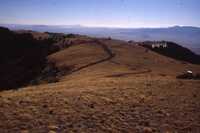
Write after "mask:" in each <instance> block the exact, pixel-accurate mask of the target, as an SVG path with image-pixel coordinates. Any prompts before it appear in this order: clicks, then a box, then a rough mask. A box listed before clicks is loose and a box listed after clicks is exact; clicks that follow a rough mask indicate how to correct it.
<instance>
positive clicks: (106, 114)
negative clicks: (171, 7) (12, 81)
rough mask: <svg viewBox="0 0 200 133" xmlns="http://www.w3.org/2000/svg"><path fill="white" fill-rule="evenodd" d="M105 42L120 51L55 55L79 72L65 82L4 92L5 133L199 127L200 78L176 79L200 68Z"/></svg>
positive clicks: (79, 49)
mask: <svg viewBox="0 0 200 133" xmlns="http://www.w3.org/2000/svg"><path fill="white" fill-rule="evenodd" d="M101 42H103V43H104V44H105V45H106V46H107V47H108V48H109V49H110V50H111V51H112V52H113V53H114V54H115V56H114V57H112V58H111V59H108V60H105V61H104V60H103V59H104V58H105V57H107V56H108V55H107V53H106V51H104V50H103V49H102V48H101V47H100V46H99V45H97V44H95V43H94V44H93V43H91V44H88V43H85V44H80V45H73V46H71V47H69V48H68V49H64V50H62V51H59V52H57V53H55V54H53V55H50V56H49V60H51V61H53V62H55V63H56V65H57V66H58V67H65V66H74V69H75V70H77V71H74V72H73V73H71V74H69V75H65V76H63V77H60V82H58V83H53V84H46V85H39V86H30V87H26V88H21V89H19V90H17V91H13V90H10V91H2V92H0V132H1V133H4V132H5V133H7V132H19V133H20V132H21V133H34V132H35V133H38V132H41V133H46V132H49V133H54V132H58V133H65V132H91V133H93V132H130V133H134V132H146V133H151V132H166V133H167V132H194V133H198V132H200V113H199V109H200V102H199V101H200V97H199V95H200V90H199V88H200V81H197V80H196V81H195V80H177V79H176V75H177V74H179V73H181V72H184V71H186V70H188V69H189V70H192V71H194V72H199V71H200V66H198V65H192V64H188V63H182V62H180V61H176V60H173V59H170V58H167V57H164V56H161V55H159V54H156V53H154V52H151V51H148V52H146V50H145V48H143V47H140V46H130V45H128V44H125V42H123V41H117V40H106V39H101ZM99 60H103V61H102V62H98V61H99ZM95 61H97V62H98V63H96V64H91V63H93V62H95ZM88 64H91V65H88ZM84 66H86V67H84ZM80 67H83V69H78V68H80Z"/></svg>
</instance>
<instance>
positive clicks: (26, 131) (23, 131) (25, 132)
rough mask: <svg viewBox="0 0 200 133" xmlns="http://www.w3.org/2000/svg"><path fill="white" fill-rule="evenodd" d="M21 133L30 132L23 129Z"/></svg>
mask: <svg viewBox="0 0 200 133" xmlns="http://www.w3.org/2000/svg"><path fill="white" fill-rule="evenodd" d="M20 133H29V131H28V130H22V131H21V132H20Z"/></svg>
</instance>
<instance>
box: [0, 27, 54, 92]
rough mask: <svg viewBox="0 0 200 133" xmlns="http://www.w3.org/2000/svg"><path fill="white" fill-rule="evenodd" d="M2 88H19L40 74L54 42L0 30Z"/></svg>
mask: <svg viewBox="0 0 200 133" xmlns="http://www.w3.org/2000/svg"><path fill="white" fill-rule="evenodd" d="M0 42H1V48H0V64H1V65H0V75H1V76H0V82H1V84H0V88H1V89H10V88H18V87H21V86H24V85H26V84H28V83H29V82H30V81H31V80H32V79H34V78H35V77H37V75H38V74H40V72H41V70H42V69H43V68H44V67H45V65H46V63H47V61H46V56H47V55H49V54H50V53H51V52H52V50H51V44H52V43H53V41H52V40H40V41H38V40H36V39H34V38H33V37H32V35H31V34H29V33H23V34H16V33H14V32H11V31H9V30H8V29H5V28H0Z"/></svg>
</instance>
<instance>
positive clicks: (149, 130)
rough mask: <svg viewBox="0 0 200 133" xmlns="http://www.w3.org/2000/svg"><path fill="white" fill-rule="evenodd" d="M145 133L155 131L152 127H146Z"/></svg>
mask: <svg viewBox="0 0 200 133" xmlns="http://www.w3.org/2000/svg"><path fill="white" fill-rule="evenodd" d="M143 133H153V129H152V128H150V127H144V128H143Z"/></svg>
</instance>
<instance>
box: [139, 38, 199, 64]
mask: <svg viewBox="0 0 200 133" xmlns="http://www.w3.org/2000/svg"><path fill="white" fill-rule="evenodd" d="M141 45H142V46H144V47H146V48H149V49H150V50H152V51H154V52H157V53H159V54H161V55H165V56H167V57H171V58H174V59H176V60H181V61H186V62H190V63H193V64H200V56H199V55H197V54H195V53H193V52H192V51H190V50H189V49H187V48H184V47H182V46H180V45H178V44H176V43H173V42H165V41H161V42H142V44H141Z"/></svg>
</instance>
